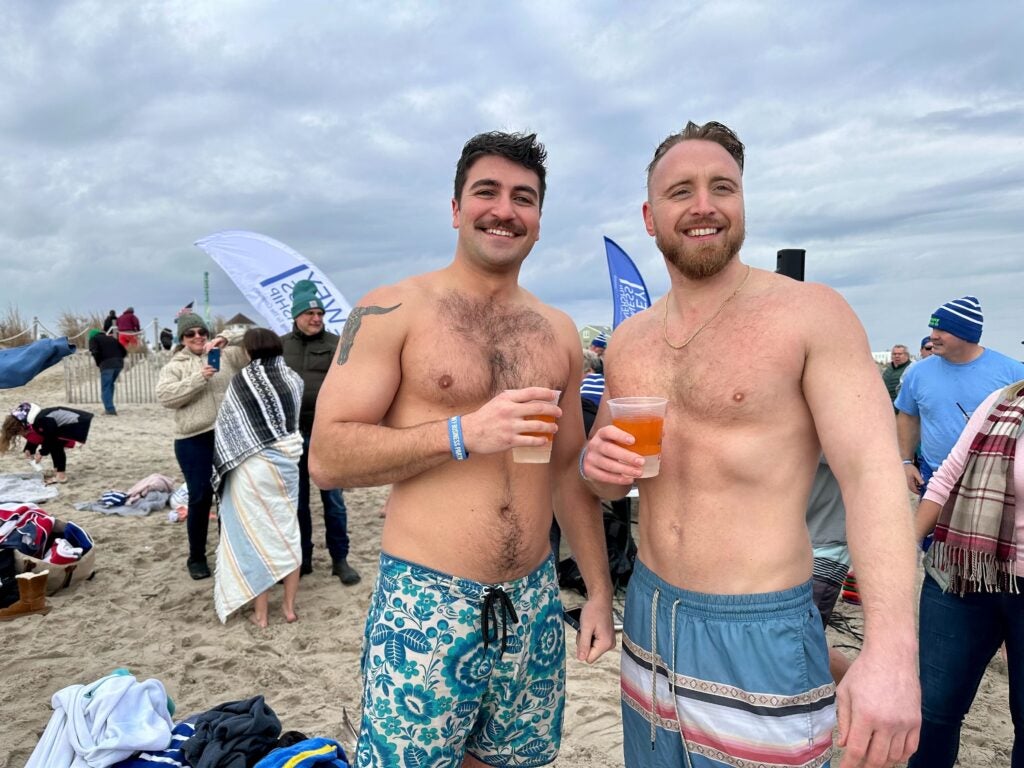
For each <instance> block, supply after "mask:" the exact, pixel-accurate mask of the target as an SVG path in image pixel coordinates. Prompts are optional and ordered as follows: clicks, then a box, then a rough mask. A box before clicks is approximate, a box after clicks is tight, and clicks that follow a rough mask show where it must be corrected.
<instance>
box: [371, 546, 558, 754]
mask: <svg viewBox="0 0 1024 768" xmlns="http://www.w3.org/2000/svg"><path fill="white" fill-rule="evenodd" d="M365 638H366V639H365V640H364V644H363V657H362V674H363V719H362V723H361V727H360V733H359V745H358V747H357V751H356V764H357V765H358V766H361V767H369V766H374V768H382V767H383V766H408V765H415V766H431V767H432V768H433V767H434V766H439V767H440V766H453V767H454V766H460V765H462V760H463V756H464V754H466V753H468V754H470V755H472V756H473V757H475V758H476V759H477V760H480V761H482V762H484V763H487V764H488V765H495V766H539V765H547V764H548V763H550V762H552V761H553V760H554V759H555V756H556V755H557V754H558V747H559V744H560V743H561V738H562V713H563V708H564V703H565V630H564V628H563V626H562V603H561V600H560V599H559V595H558V581H557V577H556V575H555V563H554V558H548V559H547V560H546V561H544V563H542V564H541V565H540V566H539V567H538V568H537V569H536V570H535V571H533V573H531V574H529V575H528V576H524V577H523V578H521V579H517V580H516V581H510V582H503V583H500V584H482V583H480V582H476V581H471V580H469V579H462V578H458V577H455V576H449V575H446V574H444V573H440V572H439V571H435V570H432V569H430V568H425V567H424V566H421V565H416V564H415V563H409V562H406V561H404V560H399V559H397V558H394V557H391V556H389V555H386V554H383V553H382V554H381V556H380V573H379V574H378V576H377V584H376V587H375V588H374V593H373V598H372V601H371V604H370V612H369V615H368V616H367V617H366V634H365Z"/></svg>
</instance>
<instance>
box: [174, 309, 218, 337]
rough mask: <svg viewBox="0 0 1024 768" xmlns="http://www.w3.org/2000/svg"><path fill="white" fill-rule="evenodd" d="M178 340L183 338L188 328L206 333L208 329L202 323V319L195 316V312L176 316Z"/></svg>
mask: <svg viewBox="0 0 1024 768" xmlns="http://www.w3.org/2000/svg"><path fill="white" fill-rule="evenodd" d="M177 323H178V338H179V339H181V338H184V336H185V331H187V330H188V329H189V328H202V329H203V330H204V331H206V332H207V333H209V332H210V329H209V328H207V327H206V323H205V322H203V318H201V317H200V316H199V315H197V314H196V313H195V312H183V313H182V314H180V315H178V320H177Z"/></svg>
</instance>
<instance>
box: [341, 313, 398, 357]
mask: <svg viewBox="0 0 1024 768" xmlns="http://www.w3.org/2000/svg"><path fill="white" fill-rule="evenodd" d="M400 306H402V305H401V304H395V306H393V307H375V306H374V307H353V308H352V311H351V312H349V314H348V320H346V321H345V328H344V329H343V330H342V332H341V341H339V342H338V365H344V364H345V363H347V362H348V353H349V352H350V351H351V350H352V344H354V343H355V340H356V333H358V332H359V329H360V328H361V327H362V325H363V315H386V314H387V313H388V312H393V311H394V310H396V309H398V308H399V307H400Z"/></svg>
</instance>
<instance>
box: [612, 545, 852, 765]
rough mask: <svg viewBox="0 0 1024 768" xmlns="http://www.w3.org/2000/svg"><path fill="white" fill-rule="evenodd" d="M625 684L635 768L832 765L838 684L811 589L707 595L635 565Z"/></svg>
mask: <svg viewBox="0 0 1024 768" xmlns="http://www.w3.org/2000/svg"><path fill="white" fill-rule="evenodd" d="M621 682H622V725H623V732H624V737H625V743H624V750H625V761H626V765H628V766H630V768H638V767H639V766H693V767H694V768H698V767H704V766H722V765H727V766H734V767H735V768H754V767H755V766H765V765H770V766H799V767H800V768H821V766H828V765H829V760H830V758H831V756H832V729H833V727H834V726H835V684H834V683H833V681H832V676H831V674H830V673H829V668H828V647H827V646H826V644H825V633H824V629H823V627H822V623H821V618H820V617H819V615H818V611H817V609H816V608H815V607H814V603H813V601H812V599H811V583H810V582H809V581H808V582H806V583H805V584H802V585H800V586H797V587H793V588H792V589H787V590H783V591H781V592H767V593H763V594H753V595H708V594H702V593H699V592H690V591H687V590H684V589H679V588H678V587H675V586H672V585H671V584H669V583H668V582H666V581H664V580H662V579H660V578H658V576H656V575H655V574H654V573H653V572H652V571H651V570H650V569H648V568H647V567H646V566H645V565H644V564H643V563H642V562H640V560H639V559H637V561H636V565H635V568H634V571H633V576H632V578H631V579H630V581H629V590H628V593H627V596H626V618H625V628H624V630H623V636H622V664H621Z"/></svg>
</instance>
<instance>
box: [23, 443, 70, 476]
mask: <svg viewBox="0 0 1024 768" xmlns="http://www.w3.org/2000/svg"><path fill="white" fill-rule="evenodd" d="M40 448H41V449H42V450H41V453H42V454H43V456H49V457H50V461H52V462H53V468H54V470H55V471H57V472H60V473H62V474H63V473H64V471H65V470H66V469H67V468H68V454H67V452H66V451H65V450H64V443H62V442H61V441H60V440H43V442H42V444H41V445H40V444H39V443H30V442H28V441H26V442H25V450H26V451H28V452H29V453H31V454H33V455H34V454H35V452H36V451H37V450H38V449H40Z"/></svg>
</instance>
